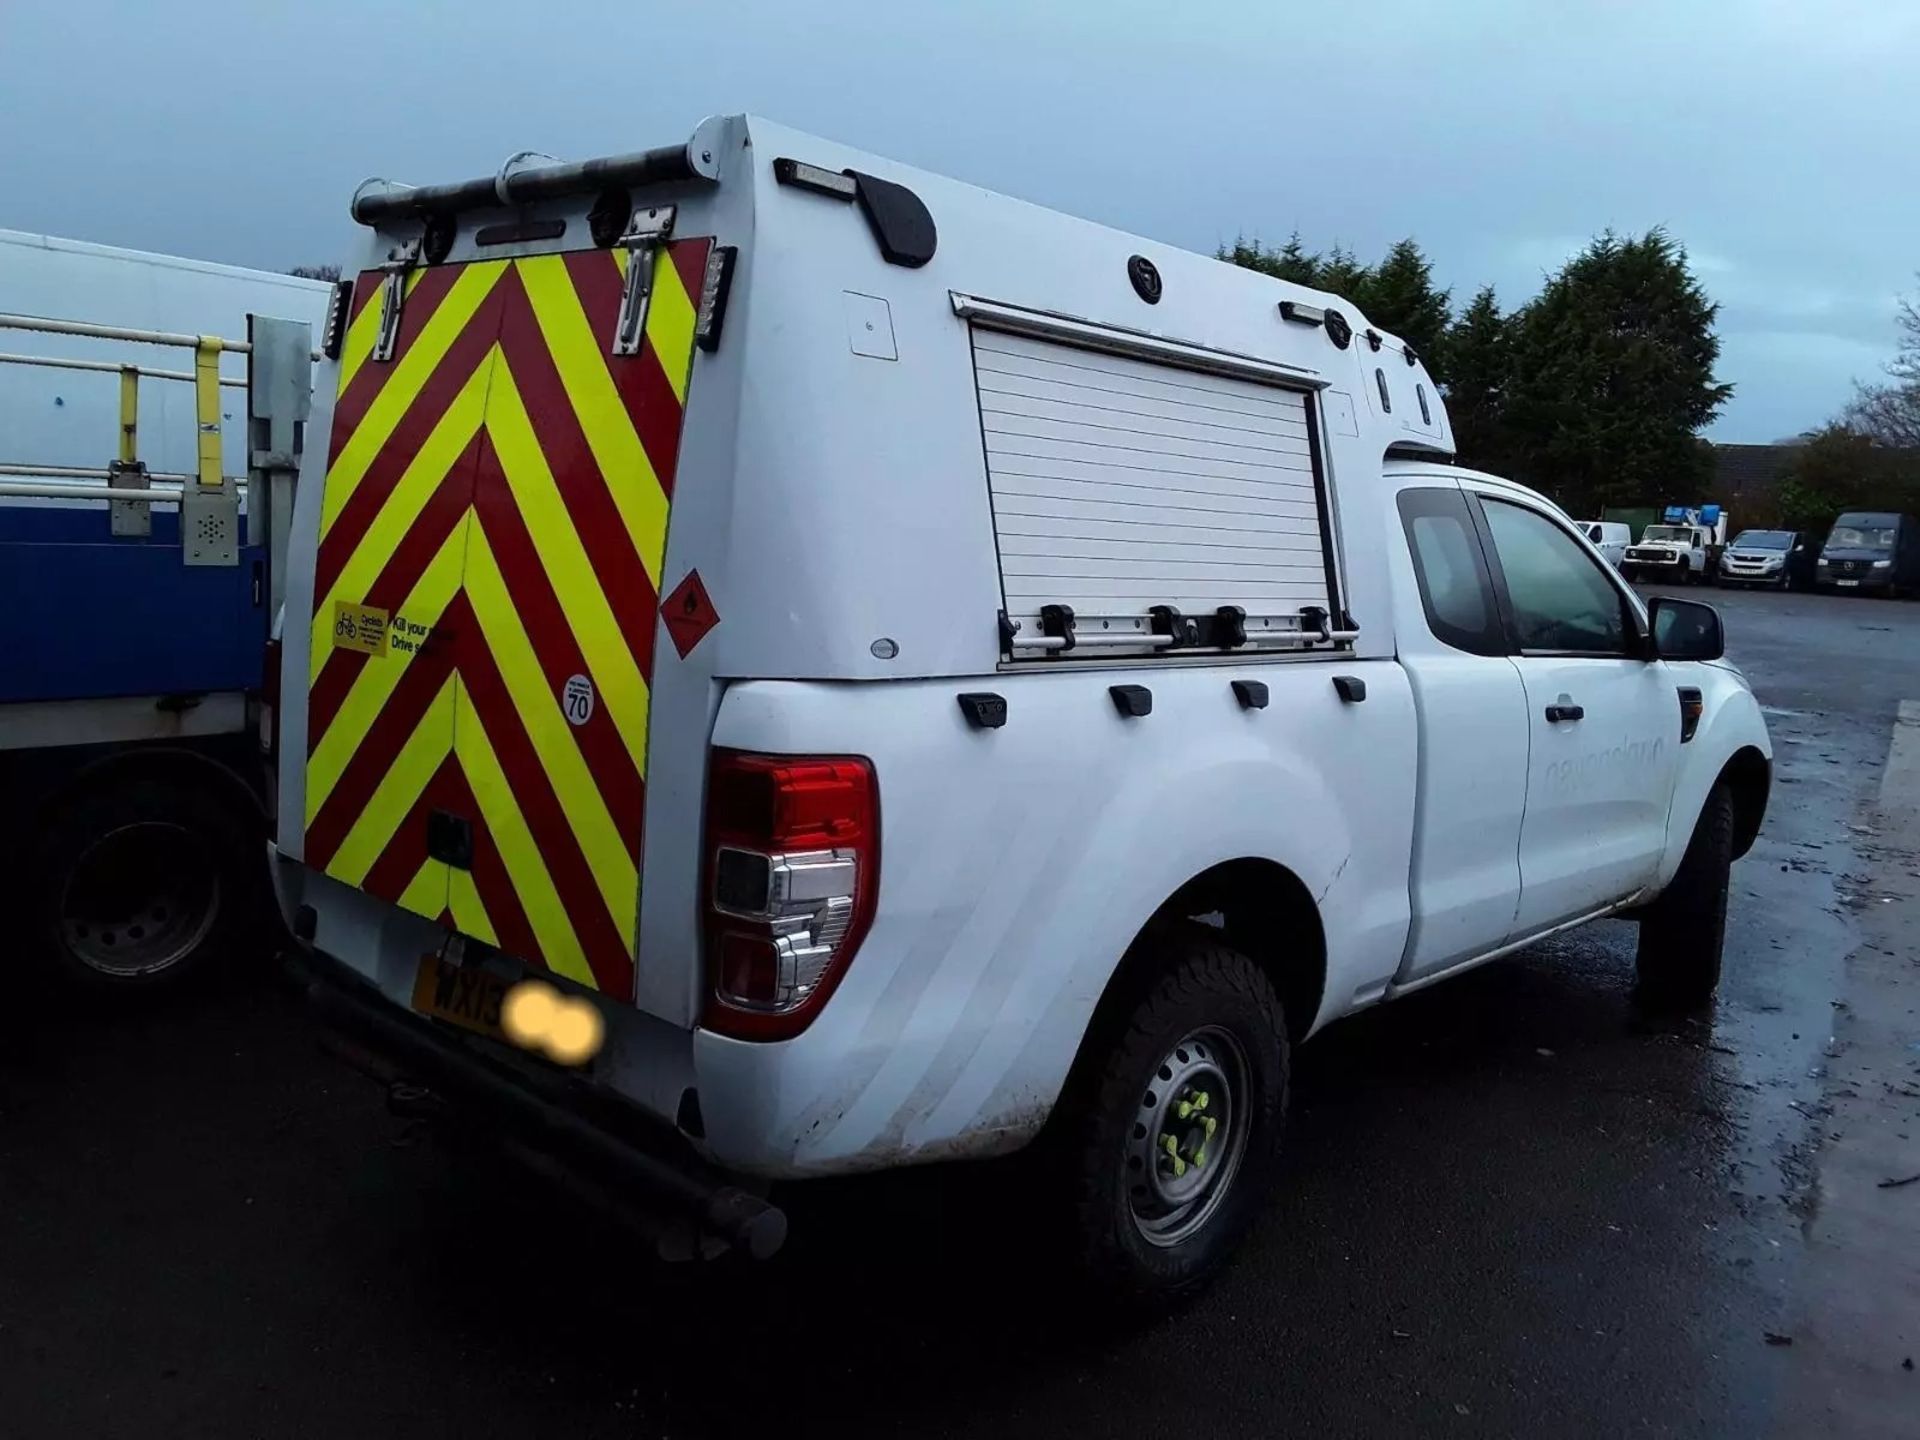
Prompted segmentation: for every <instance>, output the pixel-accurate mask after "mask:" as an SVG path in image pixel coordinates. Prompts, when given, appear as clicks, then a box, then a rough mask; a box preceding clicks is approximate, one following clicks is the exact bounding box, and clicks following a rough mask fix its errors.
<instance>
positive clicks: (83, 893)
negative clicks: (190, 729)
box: [31, 774, 264, 992]
mask: <svg viewBox="0 0 1920 1440" xmlns="http://www.w3.org/2000/svg"><path fill="white" fill-rule="evenodd" d="M196 781H198V782H199V783H197V784H196V783H195V782H196ZM210 792H216V787H215V785H213V784H212V783H210V782H209V781H208V780H207V779H206V778H205V777H200V776H193V775H187V774H181V775H178V776H176V775H172V774H159V775H139V776H133V775H129V776H126V777H125V778H124V779H119V780H103V781H101V782H98V783H95V784H94V785H92V786H90V787H89V788H87V789H85V790H83V791H81V792H80V793H79V794H77V795H75V796H73V797H72V798H71V799H69V800H68V801H66V802H65V803H63V804H62V805H61V808H60V810H59V812H58V815H57V818H56V819H55V820H54V821H53V822H52V823H51V824H50V825H49V826H48V828H47V831H46V833H45V834H44V835H43V836H42V837H41V840H40V853H39V856H38V858H37V861H36V864H35V866H34V874H33V880H32V884H33V890H32V892H31V896H32V903H33V904H34V905H36V906H37V907H38V909H39V926H38V928H39V931H40V935H41V941H42V949H43V950H44V952H45V953H46V955H47V957H48V958H49V960H50V961H51V962H52V965H53V967H54V969H55V970H56V971H58V972H59V973H60V974H61V975H62V976H64V977H65V978H66V979H68V980H69V981H72V982H75V983H78V984H81V985H85V986H89V987H92V988H94V989H97V990H108V991H122V992H136V991H137V992H146V991H151V990H156V989H160V988H164V987H167V986H171V985H174V984H177V983H179V982H181V981H184V980H185V979H187V978H188V977H189V976H191V975H194V974H196V973H198V972H201V971H204V970H206V969H208V968H209V967H211V966H212V965H214V964H215V963H217V962H218V961H219V960H221V959H222V958H224V957H225V956H227V955H230V954H232V953H233V952H234V951H235V950H237V949H238V948H239V947H240V945H241V943H242V942H243V941H244V939H245V936H246V935H247V933H248V930H249V927H250V921H251V918H252V917H254V916H255V915H256V914H257V912H258V908H259V907H258V899H259V887H258V885H257V884H256V883H252V880H253V877H251V876H250V874H249V873H248V862H249V858H250V857H253V851H254V848H255V847H253V846H252V845H251V844H250V843H249V839H248V835H247V831H246V827H245V825H244V823H243V822H242V820H241V818H240V817H239V816H238V815H237V814H236V813H235V810H234V807H233V806H231V805H229V804H227V803H225V800H224V797H222V796H220V795H218V794H217V792H216V793H210ZM262 863H264V862H262Z"/></svg>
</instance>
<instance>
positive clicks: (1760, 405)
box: [0, 0, 1920, 441]
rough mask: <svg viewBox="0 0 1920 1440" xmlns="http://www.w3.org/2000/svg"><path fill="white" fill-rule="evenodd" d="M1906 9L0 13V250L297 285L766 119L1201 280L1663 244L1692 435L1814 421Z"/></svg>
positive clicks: (1870, 309)
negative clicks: (1714, 317) (505, 198)
mask: <svg viewBox="0 0 1920 1440" xmlns="http://www.w3.org/2000/svg"><path fill="white" fill-rule="evenodd" d="M1917 87H1920V4H1917V3H1913V0H1881V3H1863V0H1825V3H1822V4H1817V5H1816V4H1813V3H1788V0H1666V3H1613V4H1604V5H1601V4H1594V5H1587V4H1577V5H1576V4H1572V3H1569V0H1532V3H1526V0H1454V3H1452V4H1436V3H1433V0H1424V3H1403V0H1359V3H1353V0H1343V3H1338V4H1335V3H1325V4H1306V3H1300V0H1266V3H1259V0H1213V3H1210V4H1202V5H1190V4H1178V3H1172V0H1161V3H1157V4H1149V3H1142V0H1100V3H1097V4H1096V3H1093V0H1053V3H1051V4H1047V3H1035V0H1029V3H1025V4H1021V3H1014V0H967V3H930V0H923V3H918V4H907V5H901V4H898V3H895V4H891V5H856V4H849V3H840V0H797V3H796V0H787V3H776V0H727V3H726V4H724V5H696V4H681V5H671V6H666V5H659V4H648V3H628V4H611V3H600V0H591V3H590V0H537V3H528V0H464V3H441V0H384V3H380V4H373V3H368V0H325V3H309V0H302V3H293V0H278V3H276V0H253V3H237V0H120V3H113V0H58V3H56V0H0V136H4V137H5V138H4V142H3V143H0V226H5V227H7V228H12V229H20V230H35V231H45V232H49V233H52V234H57V235H65V236H71V237H75V238H79V239H84V240H94V241H100V242H103V243H108V244H116V245H129V246H136V247H140V248H143V249H150V250H161V251H168V252H172V253H177V254H182V255H192V256H197V257H200V258H204V259H212V260H223V261H229V262H233V263H238V264H245V265H257V266H266V267H272V268H284V267H285V266H287V265H291V264H295V263H299V262H302V261H308V262H311V261H319V260H338V259H341V258H343V257H344V256H345V255H346V253H347V247H348V245H349V243H350V240H351V226H350V224H349V222H348V221H347V219H346V203H347V197H348V196H349V194H350V193H351V192H352V189H353V187H354V185H355V184H356V183H357V182H358V181H359V180H360V179H362V178H363V177H365V176H366V175H368V174H372V173H378V174H383V175H390V176H392V177H394V178H396V179H404V180H408V181H413V182H416V183H418V182H422V181H433V180H446V179H458V178H465V177H467V176H471V175H478V174H483V173H488V172H491V171H492V170H493V168H494V167H495V166H496V165H497V164H498V163H499V161H500V160H501V159H502V158H503V157H504V156H505V155H507V154H508V153H509V152H511V151H515V150H521V149H537V150H544V151H549V152H551V153H553V154H557V155H563V156H567V157H569V158H579V157H584V156H588V155H596V154H607V153H610V152H613V151H619V150H628V149H634V148H640V147H644V146H647V145H654V144H662V143H668V142H671V141H673V140H675V139H679V138H681V137H684V136H685V135H686V134H687V133H688V132H689V131H690V130H691V128H692V126H693V124H694V122H695V121H696V120H697V119H699V117H700V116H702V115H704V114H708V113H712V112H716V111H733V110H753V111H758V112H760V113H762V114H765V115H768V116H770V117H773V118H775V119H779V120H782V121H784V122H786V123H788V124H791V125H796V126H800V127H802V128H804V129H810V130H813V131H816V132H818V133H821V134H825V135H830V136H832V137H834V138H836V139H841V140H845V141H848V142H850V143H853V144H856V145H860V146H862V147H863V148H866V149H869V150H874V151H877V152H880V153H882V154H885V155H889V156H892V157H895V158H898V159H901V160H905V161H908V162H911V163H914V164H918V165H922V166H925V167H927V168H930V169H934V170H940V171H944V172H946V173H949V174H952V175H955V176H959V177H961V178H963V179H966V180H970V181H974V182H976V183H978V184H981V185H986V186H990V187H992V188H994V189H998V190H1004V191H1008V192H1010V193H1012V194H1015V195H1019V196H1022V197H1024V198H1026V199H1030V200H1035V201H1038V202H1040V203H1042V204H1045V205H1051V206H1054V207H1056V208H1058V209H1062V210H1068V211H1072V212H1074V213H1077V214H1081V215H1086V216H1090V217H1092V218H1094V219H1098V220H1102V221H1106V222H1108V223H1110V224H1114V225H1118V226H1121V227H1123V228H1126V229H1129V230H1133V231H1137V232H1139V233H1141V234H1145V235H1150V236H1153V237H1155V238H1156V239H1160V240H1164V241H1168V242H1171V243H1173V244H1177V245H1185V246H1189V247H1191V248H1193V249H1197V250H1211V249H1212V247H1213V246H1214V245H1215V244H1216V243H1217V242H1218V241H1219V240H1221V239H1223V238H1231V237H1232V236H1233V234H1234V233H1235V232H1236V231H1245V232H1247V233H1248V234H1257V235H1259V236H1260V237H1262V238H1264V239H1267V240H1271V241H1279V240H1283V239H1284V238H1285V237H1286V236H1287V234H1288V232H1289V231H1291V230H1293V229H1295V228H1296V227H1297V228H1298V229H1299V230H1300V232H1301V233H1302V235H1303V236H1304V237H1305V238H1306V240H1307V241H1308V242H1309V243H1310V244H1312V245H1315V246H1321V245H1325V244H1327V243H1329V242H1331V241H1334V240H1339V241H1342V242H1344V243H1346V244H1348V245H1350V246H1352V247H1353V248H1354V249H1355V250H1357V251H1358V252H1359V253H1360V255H1361V256H1362V257H1363V258H1367V259H1372V258H1375V257H1377V255H1378V254H1379V253H1380V252H1381V251H1382V250H1383V249H1384V248H1385V247H1386V245H1387V244H1388V243H1390V242H1391V241H1392V240H1394V239H1396V238H1397V237H1399V236H1402V235H1406V234H1412V235H1414V236H1415V237H1417V238H1418V240H1419V241H1420V243H1421V245H1422V246H1424V247H1425V249H1426V250H1427V252H1428V254H1429V255H1430V256H1431V257H1432V258H1433V261H1434V264H1435V269H1436V272H1437V275H1438V278H1439V279H1440V281H1441V283H1443V284H1447V285H1451V286H1452V287H1453V290H1454V294H1455V296H1456V298H1457V299H1459V300H1461V301H1464V300H1465V298H1466V297H1467V296H1468V295H1469V294H1470V293H1471V292H1472V290H1473V289H1474V288H1475V287H1477V286H1478V285H1480V284H1482V283H1485V282H1491V283H1493V284H1494V285H1495V286H1496V287H1497V288H1498V290H1499V294H1500V299H1501V302H1502V304H1503V305H1507V306H1512V305H1515V304H1518V303H1520V302H1522V301H1524V300H1525V299H1526V298H1527V297H1528V296H1529V295H1530V294H1532V292H1533V291H1534V289H1535V288H1536V287H1537V285H1538V283H1539V280H1540V277H1541V274H1542V272H1543V271H1544V270H1546V269H1548V268H1551V267H1553V266H1555V265H1557V264H1558V263H1559V262H1560V261H1561V260H1563V259H1564V258H1566V256H1567V255H1568V254H1569V253H1571V252H1572V251H1573V250H1574V249H1576V248H1578V246H1579V245H1580V244H1582V243H1583V242H1584V240H1585V239H1586V237H1588V236H1589V235H1591V234H1593V233H1594V232H1596V231H1598V230H1601V229H1603V228H1605V227H1607V226H1613V227H1614V228H1616V229H1619V230H1641V229H1645V228H1646V227H1648V226H1650V225H1656V224H1662V225H1665V226H1667V227H1668V228H1669V229H1670V230H1671V231H1672V232H1673V234H1674V235H1675V236H1677V237H1678V238H1679V239H1680V240H1681V241H1682V243H1684V244H1685V245H1686V246H1687V248H1688V250H1689V251H1690V252H1691V255H1692V259H1693V263H1694V267H1695V270H1696V272H1697V273H1698V274H1699V276H1700V278H1701V280H1702V281H1703V282H1704V283H1705V285H1706V286H1707V288H1708V290H1709V292H1710V293H1711V294H1712V295H1713V296H1714V298H1716V299H1717V300H1718V301H1719V302H1720V303H1721V305H1722V307H1723V308H1722V312H1721V317H1720V333H1721V338H1722V341H1723V349H1722V353H1721V359H1720V375H1721V378H1722V379H1725V380H1730V381H1732V382H1733V383H1734V384H1735V386H1736V387H1737V390H1736V393H1735V398H1734V400H1733V402H1732V403H1731V405H1729V406H1728V408H1727V410H1726V411H1725V412H1724V415H1723V417H1722V419H1721V420H1720V422H1719V423H1718V424H1717V426H1716V427H1715V429H1714V431H1713V434H1714V435H1715V436H1716V438H1719V439H1723V440H1748V441H1761V440H1770V439H1774V438H1776V437H1779V436H1783V435H1788V434H1791V433H1794V432H1796V431H1799V430H1801V429H1804V428H1806V427H1808V426H1811V425H1814V424H1817V423H1818V422H1820V421H1821V420H1823V419H1825V418H1826V417H1828V416H1829V415H1831V414H1832V412H1833V411H1834V410H1835V409H1836V408H1837V407H1838V406H1839V405H1840V404H1841V403H1842V402H1844V400H1845V399H1846V397H1847V395H1848V394H1849V392H1850V388H1851V381H1852V379H1853V378H1854V377H1862V378H1865V377H1870V376H1872V375H1873V374H1874V373H1875V372H1876V370H1877V368H1878V366H1879V365H1880V364H1881V362H1882V361H1883V360H1884V359H1885V358H1886V357H1887V355H1888V353H1889V351H1890V349H1891V346H1892V340H1893V331H1892V324H1891V317H1892V311H1893V303H1894V297H1895V295H1896V294H1897V293H1899V292H1900V291H1901V290H1903V289H1912V288H1913V287H1914V286H1915V285H1916V283H1917V282H1916V281H1915V279H1914V273H1913V272H1914V271H1915V269H1916V268H1920V184H1916V183H1915V177H1916V174H1917V173H1920V118H1916V117H1917V116H1920V108H1917V107H1916V103H1915V91H1916V88H1917Z"/></svg>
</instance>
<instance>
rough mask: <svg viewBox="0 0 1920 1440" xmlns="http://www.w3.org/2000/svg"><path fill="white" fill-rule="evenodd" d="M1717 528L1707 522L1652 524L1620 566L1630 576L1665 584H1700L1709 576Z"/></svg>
mask: <svg viewBox="0 0 1920 1440" xmlns="http://www.w3.org/2000/svg"><path fill="white" fill-rule="evenodd" d="M1712 543H1713V532H1712V531H1710V530H1708V529H1707V528H1706V527H1705V526H1703V525H1649V526H1648V527H1647V528H1646V533H1644V534H1643V535H1641V537H1640V539H1639V540H1638V541H1637V542H1636V543H1635V544H1632V545H1629V546H1628V547H1627V550H1626V554H1625V555H1624V556H1623V557H1622V560H1621V564H1620V570H1621V573H1622V574H1624V575H1625V576H1626V577H1627V578H1628V579H1630V580H1651V581H1653V582H1654V583H1656V584H1663V585H1697V584H1699V583H1701V582H1702V581H1704V580H1705V579H1706V578H1707V564H1708V547H1709V546H1711V545H1712Z"/></svg>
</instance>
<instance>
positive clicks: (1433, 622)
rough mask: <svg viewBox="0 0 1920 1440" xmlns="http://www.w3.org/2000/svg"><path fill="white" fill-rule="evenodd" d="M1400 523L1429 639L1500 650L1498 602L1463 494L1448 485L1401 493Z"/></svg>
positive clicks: (1503, 643)
mask: <svg viewBox="0 0 1920 1440" xmlns="http://www.w3.org/2000/svg"><path fill="white" fill-rule="evenodd" d="M1399 505H1400V524H1401V527H1402V528H1403V529H1404V530H1405V531H1406V536H1407V549H1408V550H1409V551H1410V552H1411V553H1412V556H1413V574H1414V579H1415V580H1416V581H1418V582H1419V585H1420V607H1421V609H1422V610H1424V611H1425V612H1426V616H1427V628H1428V629H1429V630H1431V631H1432V632H1433V638H1434V639H1436V640H1438V641H1440V642H1441V643H1442V644H1445V645H1451V646H1452V647H1453V648H1454V649H1456V650H1465V651H1467V652H1468V653H1469V654H1473V655H1504V654H1506V653H1507V637H1506V634H1505V633H1504V631H1503V630H1502V629H1501V626H1500V609H1499V602H1498V601H1497V600H1495V598H1494V594H1493V581H1492V578H1491V577H1490V576H1489V574H1488V572H1487V562H1486V559H1485V556H1484V555H1483V553H1482V551H1481V548H1480V537H1479V535H1478V534H1476V533H1475V531H1474V527H1473V515H1472V512H1471V511H1469V510H1468V508H1467V499H1466V496H1464V495H1462V494H1461V493H1460V491H1458V490H1457V489H1452V488H1445V489H1442V488H1437V487H1436V488H1434V489H1418V490H1403V491H1401V492H1400V498H1399Z"/></svg>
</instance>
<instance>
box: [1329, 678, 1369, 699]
mask: <svg viewBox="0 0 1920 1440" xmlns="http://www.w3.org/2000/svg"><path fill="white" fill-rule="evenodd" d="M1333 688H1334V692H1335V693H1336V694H1338V695H1339V697H1340V698H1341V700H1342V701H1344V702H1345V703H1346V704H1348V705H1358V704H1359V703H1360V702H1361V701H1362V700H1364V699H1366V698H1367V682H1366V681H1364V680H1362V679H1361V678H1360V677H1359V676H1358V675H1336V676H1334V677H1333Z"/></svg>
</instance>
